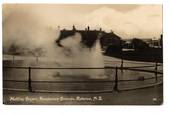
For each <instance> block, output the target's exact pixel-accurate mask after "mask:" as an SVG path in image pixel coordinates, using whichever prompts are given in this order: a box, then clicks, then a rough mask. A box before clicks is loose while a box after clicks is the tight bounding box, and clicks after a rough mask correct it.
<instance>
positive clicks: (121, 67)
mask: <svg viewBox="0 0 170 115" xmlns="http://www.w3.org/2000/svg"><path fill="white" fill-rule="evenodd" d="M120 67H121V72H123V57H122V59H121V65H120Z"/></svg>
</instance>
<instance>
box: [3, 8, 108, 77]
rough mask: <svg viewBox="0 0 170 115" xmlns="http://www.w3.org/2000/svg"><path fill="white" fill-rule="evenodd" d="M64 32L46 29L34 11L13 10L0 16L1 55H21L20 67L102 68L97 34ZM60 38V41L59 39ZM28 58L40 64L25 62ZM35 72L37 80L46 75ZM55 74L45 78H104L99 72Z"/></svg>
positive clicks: (101, 71)
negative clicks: (0, 22)
mask: <svg viewBox="0 0 170 115" xmlns="http://www.w3.org/2000/svg"><path fill="white" fill-rule="evenodd" d="M3 13H4V12H3ZM42 15H43V13H42ZM63 31H64V30H63ZM63 31H59V30H56V29H55V28H51V27H49V25H48V24H47V23H46V22H44V20H42V19H41V16H39V15H37V14H36V13H34V12H30V11H27V10H24V11H21V10H19V9H15V10H14V9H13V10H12V11H11V12H8V13H7V15H4V14H3V51H4V52H3V53H4V54H10V55H11V54H12V55H16V54H17V55H20V56H21V57H22V58H21V59H22V61H24V63H22V64H23V65H22V66H38V67H42V66H43V67H47V66H48V67H66V68H67V67H72V68H75V67H76V68H95V67H104V62H103V56H102V54H101V48H100V42H99V39H100V38H99V36H98V34H99V32H97V31H91V30H81V31H77V30H76V29H75V28H74V29H73V30H70V32H71V34H70V33H69V32H68V33H69V34H68V33H67V32H66V31H65V34H66V35H65V36H62V32H63ZM60 36H62V37H63V38H62V39H61V38H60ZM56 41H57V42H56ZM57 44H58V45H57ZM27 56H28V57H29V56H32V57H33V56H34V57H35V56H37V57H39V62H38V63H36V61H35V60H36V58H34V59H32V60H29V61H28V58H27ZM42 63H43V64H42ZM36 71H37V72H35V76H39V77H40V79H41V76H43V75H44V76H45V74H44V73H45V72H44V73H43V71H42V70H41V72H39V71H40V70H36ZM57 71H58V72H57V74H56V72H51V73H50V72H49V73H48V76H46V77H47V78H48V77H50V76H55V75H58V76H59V77H62V76H64V75H68V76H69V75H71V76H80V77H81V76H88V77H91V78H105V75H104V70H102V69H100V70H98V69H81V70H80V69H76V70H65V69H64V70H57Z"/></svg>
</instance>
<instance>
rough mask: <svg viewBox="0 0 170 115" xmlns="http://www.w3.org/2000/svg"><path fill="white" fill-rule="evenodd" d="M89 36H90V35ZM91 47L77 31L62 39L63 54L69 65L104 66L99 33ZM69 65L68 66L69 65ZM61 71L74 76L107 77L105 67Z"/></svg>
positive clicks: (84, 66) (74, 66)
mask: <svg viewBox="0 0 170 115" xmlns="http://www.w3.org/2000/svg"><path fill="white" fill-rule="evenodd" d="M88 37H89V36H88ZM96 37H97V38H90V39H94V40H93V41H91V42H93V43H91V44H92V45H91V46H90V47H89V46H88V45H87V39H86V40H85V41H86V42H83V38H82V34H80V33H78V32H75V33H74V35H72V36H69V37H67V38H64V39H63V40H61V41H60V46H62V47H60V48H61V49H62V51H63V53H62V55H63V57H64V58H65V60H67V62H69V63H68V64H67V65H68V66H69V65H70V66H71V67H72V68H104V61H103V56H102V53H101V47H100V41H99V37H98V35H97V36H96ZM59 60H60V59H59ZM67 65H66V66H67ZM68 66H67V67H68ZM65 71H66V70H63V71H61V72H60V73H61V75H62V74H72V75H73V76H88V77H90V78H105V77H106V76H105V75H104V69H75V70H74V69H73V70H67V72H65Z"/></svg>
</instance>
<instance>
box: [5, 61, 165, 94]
mask: <svg viewBox="0 0 170 115" xmlns="http://www.w3.org/2000/svg"><path fill="white" fill-rule="evenodd" d="M158 66H160V65H159V64H158V63H156V64H155V69H154V70H143V69H140V68H142V67H153V66H140V67H104V68H40V67H13V66H11V67H5V66H4V67H3V68H4V69H5V68H15V69H26V70H28V80H27V81H21V80H3V81H4V82H25V83H27V84H28V89H27V90H16V89H12V88H11V89H9V88H4V90H16V91H29V92H43V93H45V92H47V93H111V92H114V91H116V92H119V91H127V90H135V89H140V88H146V87H151V86H155V85H159V84H161V83H162V81H160V82H158V78H159V77H162V76H158V74H163V73H162V72H159V71H158ZM36 69H41V70H42V69H55V70H59V69H67V70H71V69H82V70H83V69H110V70H114V71H115V74H114V76H113V78H114V79H113V80H92V81H91V80H90V81H75V80H74V81H35V80H32V70H36ZM119 70H120V71H122V70H129V71H139V72H149V73H153V74H155V77H152V78H147V79H155V83H153V84H147V85H144V86H140V87H134V88H125V89H121V88H119V84H120V83H121V82H129V81H144V80H146V79H144V78H140V79H132V80H119V76H118V71H119ZM32 83H70V84H73V83H111V84H112V88H111V89H109V90H100V91H48V90H33V85H32Z"/></svg>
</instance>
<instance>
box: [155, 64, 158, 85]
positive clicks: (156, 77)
mask: <svg viewBox="0 0 170 115" xmlns="http://www.w3.org/2000/svg"><path fill="white" fill-rule="evenodd" d="M155 80H156V82H157V81H158V62H157V61H156V63H155Z"/></svg>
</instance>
